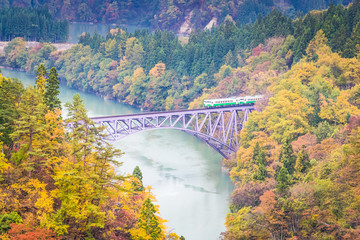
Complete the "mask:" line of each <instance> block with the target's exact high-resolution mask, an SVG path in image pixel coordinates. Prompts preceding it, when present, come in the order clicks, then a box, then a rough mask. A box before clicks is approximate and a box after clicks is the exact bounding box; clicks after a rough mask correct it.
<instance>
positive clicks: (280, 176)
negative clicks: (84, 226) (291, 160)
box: [276, 167, 290, 193]
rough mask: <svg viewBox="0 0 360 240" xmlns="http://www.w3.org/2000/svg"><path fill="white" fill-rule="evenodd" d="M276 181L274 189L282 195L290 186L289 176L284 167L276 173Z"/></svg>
mask: <svg viewBox="0 0 360 240" xmlns="http://www.w3.org/2000/svg"><path fill="white" fill-rule="evenodd" d="M276 181H277V185H276V188H277V189H278V190H279V191H280V192H281V193H284V192H285V191H286V189H287V188H288V187H289V185H290V175H289V172H288V170H287V169H286V168H285V167H281V168H280V171H279V172H278V173H277V176H276Z"/></svg>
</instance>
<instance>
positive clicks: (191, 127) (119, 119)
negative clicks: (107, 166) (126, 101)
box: [91, 105, 255, 158]
mask: <svg viewBox="0 0 360 240" xmlns="http://www.w3.org/2000/svg"><path fill="white" fill-rule="evenodd" d="M254 109H255V108H254V106H253V105H241V106H231V107H218V108H200V109H189V110H180V111H162V112H145V113H144V112H142V113H136V114H126V115H115V116H100V117H93V118H91V119H92V120H93V121H94V123H95V124H98V125H102V126H104V127H105V130H104V131H106V133H107V138H108V139H109V140H113V141H116V140H118V139H121V138H123V137H125V136H128V135H131V134H134V133H137V132H141V131H146V130H152V129H156V128H172V129H177V130H181V131H184V132H187V133H189V134H191V135H193V136H195V137H197V138H199V139H200V140H202V141H204V142H206V143H207V144H208V145H210V146H211V147H212V148H214V149H215V150H216V151H218V152H219V153H220V154H221V155H223V156H224V157H225V158H226V157H228V156H229V155H230V154H231V153H234V152H236V149H237V148H238V146H239V144H240V142H239V138H238V134H239V133H240V131H241V129H242V128H243V126H244V123H245V121H246V120H247V117H248V114H249V112H251V111H252V110H254ZM239 112H242V113H243V114H240V116H239ZM225 113H226V114H225Z"/></svg>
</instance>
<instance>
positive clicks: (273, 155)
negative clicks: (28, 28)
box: [0, 0, 360, 240]
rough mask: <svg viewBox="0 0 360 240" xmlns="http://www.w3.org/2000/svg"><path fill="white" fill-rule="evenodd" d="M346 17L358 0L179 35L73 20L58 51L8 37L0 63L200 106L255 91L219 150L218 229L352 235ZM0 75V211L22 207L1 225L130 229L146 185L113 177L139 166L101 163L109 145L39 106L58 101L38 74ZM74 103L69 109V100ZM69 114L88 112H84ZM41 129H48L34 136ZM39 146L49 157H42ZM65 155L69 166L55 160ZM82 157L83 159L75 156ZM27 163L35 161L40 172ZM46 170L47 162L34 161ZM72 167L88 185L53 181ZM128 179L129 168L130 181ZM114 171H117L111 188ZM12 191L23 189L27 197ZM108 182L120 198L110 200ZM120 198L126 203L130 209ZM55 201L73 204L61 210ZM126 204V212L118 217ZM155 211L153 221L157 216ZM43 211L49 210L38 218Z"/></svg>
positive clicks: (359, 198)
mask: <svg viewBox="0 0 360 240" xmlns="http://www.w3.org/2000/svg"><path fill="white" fill-rule="evenodd" d="M359 21H360V1H359V0H356V1H354V3H352V4H350V5H349V6H348V7H344V6H342V5H339V6H335V5H333V4H331V5H330V6H329V8H328V9H327V10H325V11H312V12H310V13H309V14H307V15H306V16H304V17H303V18H299V19H295V20H292V19H290V18H288V17H286V16H285V15H284V14H282V13H281V12H279V11H277V10H273V11H272V12H271V13H270V14H268V15H266V16H265V17H261V15H259V16H258V17H257V19H256V21H255V22H254V23H253V24H246V25H242V24H237V23H234V22H233V21H232V20H231V19H230V18H228V19H227V21H225V23H224V24H222V25H221V26H219V27H218V28H213V29H212V30H211V31H208V30H199V31H197V32H195V33H193V34H192V35H191V36H190V38H189V42H188V43H186V44H180V42H179V40H178V39H177V37H176V36H175V35H174V34H173V33H171V32H167V31H162V32H161V31H156V32H155V33H153V34H150V33H149V32H147V31H136V32H135V33H134V34H130V33H128V32H126V31H124V30H121V29H114V30H111V32H110V33H109V34H108V36H106V38H102V37H101V36H99V35H97V34H95V35H93V36H91V35H89V34H84V35H83V36H82V37H81V38H80V42H79V44H77V45H76V46H74V47H73V48H71V49H70V50H67V51H64V52H57V51H54V48H53V46H51V44H43V45H41V46H39V47H38V48H33V49H26V47H25V43H24V42H23V41H22V40H21V39H19V38H17V39H15V40H13V41H12V42H11V43H10V44H9V46H8V47H7V48H6V49H5V60H6V64H8V65H10V66H16V67H21V68H24V69H26V70H27V71H29V72H34V71H36V70H37V69H38V68H37V66H38V65H39V64H40V63H43V64H44V65H45V66H46V67H47V68H50V67H52V66H56V68H57V69H58V70H59V75H60V76H61V79H62V80H63V81H64V82H66V83H67V84H68V85H69V86H71V87H76V88H79V89H81V90H84V91H91V92H95V93H98V94H101V95H103V96H107V97H114V98H117V99H119V100H123V101H125V102H126V103H129V104H133V105H136V106H140V107H144V108H148V109H151V110H161V109H175V108H186V107H190V108H196V107H201V106H202V104H203V100H204V99H207V98H219V97H229V96H235V95H252V94H262V95H264V99H263V100H262V101H260V102H258V103H257V104H256V109H257V111H254V112H253V113H251V114H250V116H249V120H248V122H247V123H246V125H245V129H244V130H243V131H242V132H241V134H240V136H238V137H239V138H240V140H241V143H242V145H241V147H240V149H239V150H238V151H237V153H236V154H235V155H234V156H232V157H231V158H230V159H226V160H223V165H224V166H225V167H227V168H228V169H229V171H230V177H231V179H232V181H233V182H234V184H235V189H234V192H233V194H232V196H231V205H230V211H231V213H229V214H228V216H227V219H226V226H227V231H226V232H224V233H223V234H222V237H223V238H224V239H229V240H235V239H316V240H317V239H359V238H360V221H359V219H360V195H359V193H360V185H359V183H360V100H359V99H360V35H359V34H360V32H359V31H360V23H359ZM39 72H41V71H38V75H39ZM40 75H41V74H40ZM38 78H39V77H38ZM2 79H4V80H2V82H1V84H2V88H0V94H1V92H4V91H6V90H5V89H9V90H7V92H11V93H13V94H14V95H11V96H8V95H6V94H3V95H0V97H1V96H2V98H4V97H5V98H6V99H8V100H6V101H5V100H3V101H1V102H0V104H2V106H4V107H1V108H0V109H7V110H6V111H7V112H6V111H3V112H0V113H1V114H2V115H0V124H2V126H3V127H2V128H1V129H0V130H1V131H2V135H1V137H2V141H3V142H4V144H3V145H4V155H3V156H2V157H1V161H2V162H1V164H0V167H1V169H2V170H1V171H0V172H1V173H2V175H1V176H2V179H1V183H2V184H3V186H4V188H2V192H1V195H0V196H2V198H0V199H1V201H0V203H3V204H2V205H0V206H3V209H4V210H2V214H7V215H6V219H8V218H9V219H22V220H12V222H11V223H13V225H10V226H11V229H13V227H12V226H14V228H15V230H14V231H15V233H16V231H17V230H16V229H17V228H16V226H18V225H20V224H21V221H24V222H31V223H32V222H35V225H31V226H32V227H31V228H30V230H31V229H38V228H36V227H37V226H40V227H44V228H47V229H50V231H51V232H49V233H46V234H59V233H60V232H59V231H61V229H67V232H66V233H64V235H62V236H65V239H66V236H73V235H67V234H80V235H81V234H82V235H81V236H85V235H86V234H87V235H88V236H94V237H95V235H93V234H95V233H94V232H92V231H93V230H94V229H97V230H99V229H110V230H109V231H102V230H99V231H100V232H101V234H108V233H109V232H112V233H114V232H115V233H116V234H118V235H117V236H129V234H136V233H137V231H141V230H139V229H141V228H142V226H143V225H142V224H143V222H142V221H143V220H141V219H144V218H143V217H142V216H144V215H145V213H144V214H143V213H142V212H143V211H145V210H142V209H144V208H145V207H141V206H144V205H147V206H149V201H148V200H147V201H145V199H146V198H147V197H148V195H146V194H149V192H147V191H144V190H143V188H142V187H140V188H141V191H138V192H136V194H128V192H126V191H125V192H124V191H121V190H123V189H126V187H124V186H123V185H122V184H125V186H127V187H133V188H131V189H132V190H130V192H134V191H135V189H138V188H139V186H142V185H141V181H140V182H139V181H138V180H141V177H135V176H139V175H140V174H139V173H137V174H135V173H136V172H139V171H138V170H136V171H135V173H134V176H132V177H128V178H126V179H124V178H123V177H120V176H116V175H111V174H113V173H112V172H111V171H112V170H111V169H112V167H110V163H112V161H113V159H114V158H113V157H112V156H115V155H116V154H118V152H116V151H114V150H106V149H108V147H109V146H106V145H104V144H100V145H99V146H98V145H95V144H94V145H91V144H90V145H91V146H92V147H93V149H89V148H90V147H89V146H90V145H89V143H90V142H92V141H95V140H96V141H98V140H97V139H96V137H95V135H91V134H90V136H91V137H90V136H89V135H88V134H85V135H82V134H83V133H84V129H83V128H81V126H78V128H79V130H78V131H79V134H78V135H74V134H75V133H74V132H70V133H66V134H64V133H63V131H64V130H63V129H62V128H63V125H62V123H60V122H61V121H62V120H61V118H59V116H58V115H56V110H54V111H52V110H51V109H52V108H55V107H54V106H55V105H56V104H58V103H56V104H55V103H53V107H51V106H50V105H49V102H53V101H49V100H48V97H45V96H52V95H53V94H51V95H50V94H46V92H47V91H48V90H46V87H45V88H43V87H39V85H42V84H40V83H41V82H43V81H42V80H38V81H37V84H36V86H38V87H36V88H34V89H33V88H30V89H27V90H25V89H23V88H22V87H21V85H20V84H19V83H18V82H17V81H16V80H8V79H5V78H2ZM49 79H51V78H50V74H49ZM6 84H7V85H6ZM45 85H46V84H45ZM4 86H8V87H6V88H5V87H4ZM41 89H45V90H41ZM41 92H43V93H41ZM31 94H32V95H31ZM36 94H37V95H38V97H37V98H36V97H34V96H37V95H36ZM41 94H43V97H41V96H42V95H41ZM21 99H44V100H43V103H42V104H43V105H44V106H47V108H45V109H47V113H52V114H51V115H49V116H47V115H46V114H45V115H44V112H42V111H43V110H41V109H42V107H36V108H29V107H28V106H27V104H29V103H28V102H31V101H21ZM39 102H41V101H40V100H39ZM79 102H81V100H80V99H78V97H75V98H74V102H73V103H70V104H68V107H69V109H70V113H75V111H80V110H75V109H77V108H76V107H75V106H79V105H81V103H79ZM34 104H40V103H34ZM78 108H79V109H82V110H81V111H80V112H81V113H83V107H78ZM29 109H37V111H39V112H32V113H31V114H34V116H36V117H32V118H29V119H32V121H26V120H24V119H27V118H26V117H25V116H27V115H26V114H25V113H27V111H29ZM55 109H56V108H55ZM72 109H73V110H72ZM75 115H76V116H79V114H74V115H73V116H74V117H75ZM23 116H24V117H23ZM43 116H45V117H43ZM46 116H47V117H46ZM51 116H52V117H51ZM80 116H82V117H83V118H81V119H85V120H83V121H85V122H86V123H88V122H87V121H88V120H86V118H85V114H80ZM34 119H39V121H35V120H34ZM49 119H50V120H49ZM76 119H78V118H76ZM74 120H75V119H74V118H70V120H65V121H74ZM78 120H80V119H78ZM19 121H25V122H29V124H30V123H32V122H33V123H34V124H36V125H34V126H33V127H32V128H30V130H26V129H25V128H20V127H19V126H22V125H24V126H27V125H28V124H22V125H20V124H17V123H20V122H19ZM34 129H37V130H36V131H35V130H34ZM92 130H93V131H94V132H96V131H100V130H97V129H92ZM51 131H53V134H52V132H51ZM49 133H50V135H51V136H59V137H55V138H53V137H52V138H50V137H48V136H49V135H46V134H49ZM43 134H44V135H43ZM71 134H73V135H71ZM30 136H31V137H30ZM69 136H71V137H69ZM87 137H88V138H87ZM72 138H76V139H79V140H78V142H80V143H81V144H76V141H71V139H72ZM43 139H52V140H51V141H50V140H49V141H41V140H43ZM99 142H101V141H99ZM40 149H46V151H43V150H40ZM47 154H48V155H47ZM108 154H110V155H108ZM112 154H113V155H112ZM53 155H54V156H56V157H55V158H49V157H48V156H53ZM46 159H50V160H46ZM105 159H106V160H105ZM45 160H46V161H45ZM100 163H106V164H105V165H103V166H104V169H108V170H106V171H105V172H106V174H107V175H106V176H107V177H106V178H105V179H109V181H107V182H101V181H97V179H100V178H98V177H99V176H100V175H99V174H100V173H99V169H98V166H99V164H100ZM73 164H75V166H77V167H76V168H73V167H72V168H71V171H70V172H69V173H67V172H66V171H67V170H69V166H73ZM84 164H85V165H86V166H91V167H89V170H88V169H87V168H86V169H85V168H84V167H83V166H84ZM95 166H96V167H95ZM105 166H106V168H105ZM35 169H40V170H39V171H41V174H39V173H38V171H37V170H35ZM87 171H92V172H91V173H93V174H94V177H89V178H86V176H90V174H87V173H88V172H87ZM107 171H109V172H107ZM48 172H50V173H51V174H45V175H44V174H43V173H48ZM105 172H101V174H105ZM16 174H18V175H16ZM14 176H15V177H14ZM17 176H20V177H17ZM43 176H47V177H43ZM76 176H79V177H76ZM16 177H17V179H24V180H21V181H20V182H21V184H15V183H14V182H12V179H16ZM31 179H37V181H39V182H40V183H43V184H47V185H41V186H43V187H40V186H37V187H35V185H34V184H35V183H33V182H31V183H28V182H29V181H30V180H31ZM110 179H116V180H117V181H115V180H110ZM129 179H132V180H129ZM22 181H24V182H22ZM72 181H78V182H79V184H83V185H84V186H86V187H87V188H88V189H89V191H90V192H92V193H94V195H91V196H90V195H88V194H87V193H86V192H81V191H76V189H75V190H74V191H72V193H73V194H74V195H71V196H69V193H68V192H67V191H66V190H65V189H66V188H68V187H72V185H71V184H69V183H70V182H72ZM128 181H130V182H128ZM131 181H135V185H134V184H133V183H132V182H131ZM114 182H119V184H120V188H119V189H118V188H116V187H115V186H117V185H113V183H114ZM88 183H89V184H88ZM31 184H32V185H31ZM87 184H88V185H87ZM101 184H104V185H101ZM100 186H103V187H100ZM9 189H10V190H9ZM32 189H39V193H41V194H37V195H36V194H34V193H33V192H32V191H33V190H32ZM71 189H72V188H71ZM21 191H22V192H21ZM20 193H21V194H22V193H26V194H25V196H27V198H24V197H22V196H23V195H20ZM100 193H101V194H100ZM113 193H115V194H114V195H113ZM6 194H14V195H11V196H15V197H14V199H19V201H18V202H15V203H13V202H11V203H8V202H6V199H8V198H7V197H6V196H8V195H6ZM16 194H18V195H16ZM97 194H98V195H97ZM106 194H108V195H106ZM93 196H95V197H93ZM96 196H97V197H96ZM100 196H106V199H108V200H107V201H105V200H104V199H103V198H101V197H100ZM115 196H117V197H119V196H120V197H119V198H120V199H127V200H126V201H125V200H123V201H124V204H121V205H116V204H115V205H114V202H115V200H113V197H115ZM136 196H141V197H139V198H140V199H141V201H140V200H139V202H137V201H135V200H134V199H132V198H130V197H134V198H136ZM36 197H37V198H36ZM40 197H41V199H45V200H47V199H48V198H49V199H50V200H49V201H52V202H51V204H48V205H46V206H47V207H45V206H43V205H42V204H40V201H39V202H38V201H37V200H38V199H40ZM129 198H130V199H129ZM29 199H30V200H29ZM69 199H76V201H78V202H79V203H86V204H89V205H86V206H88V207H89V208H88V209H83V208H79V207H78V206H72V205H71V201H69ZM45 200H42V201H41V203H42V202H46V201H45ZM133 201H135V202H136V204H133ZM31 204H32V205H31ZM68 204H69V205H68ZM111 204H113V205H111ZM131 204H133V205H131ZM44 205H45V204H44ZM49 205H51V208H48V206H49ZM21 206H26V209H25V208H22V207H21ZM123 206H126V207H124V208H122V207H123ZM129 206H132V207H134V208H133V209H136V210H133V211H134V212H131V211H130V210H129V209H130V208H129ZM118 208H119V209H121V210H122V211H124V212H119V211H121V210H118V211H115V213H114V212H111V213H112V214H113V215H114V216H115V218H109V219H111V220H108V219H107V220H104V218H101V217H100V216H104V215H101V214H100V213H103V212H101V211H104V214H105V216H107V215H106V214H110V213H109V212H106V211H105V210H104V209H106V210H107V209H118ZM150 208H152V207H147V209H150ZM49 209H50V210H49ZM69 209H71V210H72V209H75V210H74V211H75V212H76V213H79V214H78V215H76V214H75V215H67V214H69V212H68V210H69ZM89 209H91V210H89ZM99 209H100V210H99ZM145 209H146V208H145ZM155 210H156V209H155ZM25 212H26V214H25ZM130 212H131V214H130ZM152 212H153V213H154V214H155V213H156V211H152ZM80 213H81V214H80ZM116 213H119V214H118V215H117V214H116ZM122 213H124V214H122ZM133 213H134V214H133ZM82 214H90V215H86V216H91V217H90V218H89V219H97V220H99V219H102V220H103V222H101V221H100V220H99V222H96V223H94V224H93V222H91V223H89V222H86V221H85V220H84V219H83V218H81V217H80V216H81V215H82ZM91 214H94V215H91ZM127 214H129V215H131V216H133V218H127V217H124V216H128V215H127ZM132 214H133V215H132ZM10 215H11V216H10ZM18 215H19V217H18ZM27 216H30V217H27ZM121 216H122V217H123V218H121ZM77 217H78V218H77ZM117 217H119V218H117ZM114 219H115V220H114ZM129 219H132V220H129ZM152 219H155V218H152ZM156 219H158V224H159V225H158V226H159V227H160V228H161V229H163V227H162V224H161V222H162V221H161V219H159V218H156ZM87 220H88V219H87ZM17 221H18V222H17ZM128 221H130V222H131V223H132V224H130V223H129V222H128ZM54 222H55V223H56V224H55V225H51V224H53V223H54ZM60 222H61V224H60ZM123 222H125V223H126V224H125V225H124V228H122V229H121V230H119V231H115V230H113V227H114V226H115V224H116V225H119V224H120V225H121V224H122V223H123ZM73 223H76V224H80V225H81V224H82V225H81V227H82V228H79V227H77V228H76V227H75V228H76V229H72V226H73V225H72V224H73ZM48 224H49V225H48ZM57 226H60V227H59V228H57ZM86 226H87V227H90V228H86ZM121 226H123V225H121ZM9 228H10V227H7V229H9ZM77 229H82V231H83V232H78V230H77ZM136 229H137V230H136ZM156 229H158V228H156ZM38 230H39V231H40V230H41V229H38ZM6 231H8V233H7V234H9V236H11V235H10V234H13V233H12V231H13V230H6ZM34 231H35V230H34ZM36 231H37V230H36ZM42 231H45V230H44V229H42ZM46 231H47V230H46ZM4 232H5V231H4ZM134 232H135V233H134ZM34 234H35V233H34ZM90 234H92V235H90ZM109 234H110V233H109ZM121 234H123V235H121ZM126 234H128V235H126ZM139 234H140V233H139ZM51 236H54V237H55V235H51ZM102 236H105V235H102ZM119 239H121V238H119Z"/></svg>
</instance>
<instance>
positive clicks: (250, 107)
mask: <svg viewBox="0 0 360 240" xmlns="http://www.w3.org/2000/svg"><path fill="white" fill-rule="evenodd" d="M254 109H255V108H254V106H253V105H248V106H246V105H242V106H231V107H218V108H197V109H187V110H173V111H162V112H142V113H134V114H125V115H113V116H99V117H92V118H91V119H92V120H93V121H95V122H98V121H106V120H122V119H129V118H132V117H141V116H143V117H145V116H149V117H150V116H153V117H157V116H163V115H177V114H184V113H185V114H194V113H199V114H206V113H210V112H217V110H218V112H228V111H233V110H254Z"/></svg>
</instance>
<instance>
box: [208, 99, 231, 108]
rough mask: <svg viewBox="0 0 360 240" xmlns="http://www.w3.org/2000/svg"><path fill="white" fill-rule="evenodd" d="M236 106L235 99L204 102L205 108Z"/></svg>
mask: <svg viewBox="0 0 360 240" xmlns="http://www.w3.org/2000/svg"><path fill="white" fill-rule="evenodd" d="M236 104H237V103H236V98H235V97H231V98H219V99H206V100H204V106H205V107H220V106H234V105H236Z"/></svg>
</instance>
